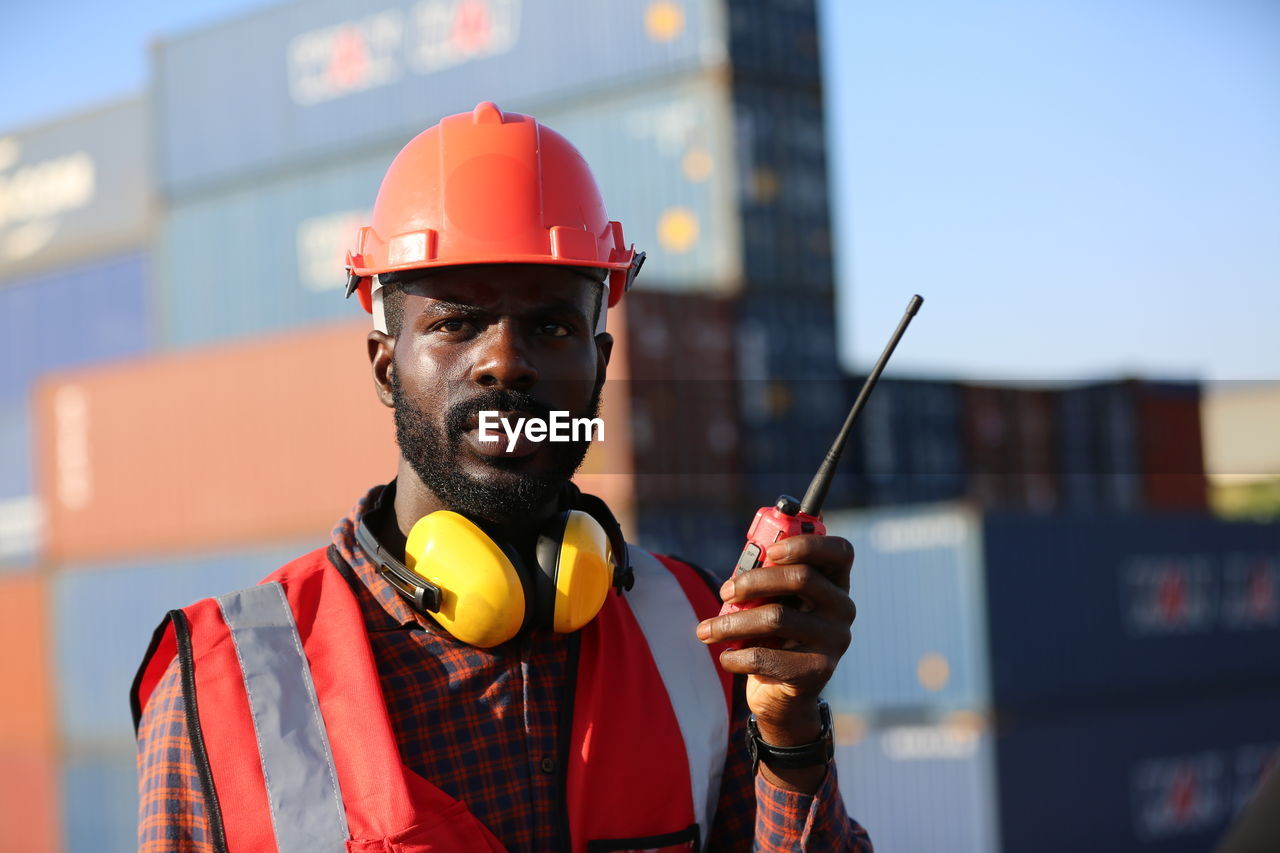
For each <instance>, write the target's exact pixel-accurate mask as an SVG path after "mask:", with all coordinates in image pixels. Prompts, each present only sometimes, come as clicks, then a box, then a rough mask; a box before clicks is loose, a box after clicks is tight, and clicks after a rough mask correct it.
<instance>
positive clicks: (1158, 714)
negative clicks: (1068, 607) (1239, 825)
mask: <svg viewBox="0 0 1280 853" xmlns="http://www.w3.org/2000/svg"><path fill="white" fill-rule="evenodd" d="M1278 714H1280V697H1278V696H1276V695H1274V694H1268V695H1259V696H1239V697H1221V698H1201V699H1196V700H1185V699H1184V700H1182V701H1179V702H1171V703H1167V704H1155V705H1140V706H1133V707H1123V708H1111V709H1100V710H1097V711H1094V712H1091V713H1088V714H1083V713H1077V714H1073V715H1061V716H1057V717H1052V718H1044V717H1039V718H1036V717H1031V718H1016V719H1012V720H1010V721H1009V722H1007V723H1006V722H1000V723H998V724H996V725H995V726H992V725H991V724H990V722H989V720H987V719H986V718H984V717H982V716H981V715H977V714H972V713H968V714H965V713H961V714H955V715H950V716H940V717H934V718H929V717H919V718H899V719H897V720H893V721H877V720H871V721H866V720H862V719H860V718H857V717H849V716H838V717H837V719H836V732H837V739H838V740H839V741H840V745H838V746H837V748H836V765H837V769H838V772H839V774H840V787H841V791H842V793H843V795H844V798H845V802H846V805H847V807H848V810H849V813H850V815H852V816H853V817H855V818H856V819H857V820H859V821H861V822H862V823H863V824H864V825H865V826H866V827H867V830H868V832H869V833H870V835H871V839H872V841H873V842H875V845H876V849H877V850H890V851H892V850H904V851H914V850H946V851H948V853H950V851H962V852H963V853H968V851H972V853H995V851H1007V853H1024V851H1031V850H1033V851H1036V853H1076V851H1079V850H1089V851H1097V853H1112V851H1114V853H1192V851H1195V853H1202V851H1205V850H1210V849H1212V847H1213V844H1214V842H1215V841H1216V840H1217V839H1218V838H1219V837H1220V836H1221V835H1222V833H1223V832H1224V831H1225V829H1226V827H1227V826H1228V824H1229V822H1230V821H1231V819H1232V818H1233V817H1234V816H1235V815H1236V814H1237V813H1238V812H1239V810H1240V809H1241V808H1242V807H1243V805H1244V804H1245V803H1246V802H1247V800H1248V798H1249V797H1250V795H1251V794H1252V793H1253V791H1255V790H1256V788H1257V786H1258V784H1259V782H1260V781H1261V780H1262V778H1263V776H1264V775H1265V773H1266V772H1267V770H1268V769H1269V767H1271V766H1274V763H1275V762H1276V761H1277V760H1278V759H1280V732H1277V729H1276V727H1275V720H1276V718H1277V715H1278ZM842 732H843V736H842Z"/></svg>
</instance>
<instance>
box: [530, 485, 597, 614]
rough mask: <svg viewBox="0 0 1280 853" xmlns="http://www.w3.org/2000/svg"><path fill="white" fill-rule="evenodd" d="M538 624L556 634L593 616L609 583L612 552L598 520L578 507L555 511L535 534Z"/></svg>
mask: <svg viewBox="0 0 1280 853" xmlns="http://www.w3.org/2000/svg"><path fill="white" fill-rule="evenodd" d="M537 557H538V567H539V569H540V572H539V573H538V574H539V577H538V581H537V582H538V587H539V589H538V599H539V601H538V609H539V613H538V622H539V624H541V625H544V626H548V627H550V628H551V629H552V630H553V631H555V632H556V633H560V634H568V633H571V632H573V631H577V630H578V629H579V628H581V627H583V626H584V625H586V624H587V623H588V622H590V621H591V620H592V619H594V618H595V617H596V614H597V613H599V612H600V608H601V607H603V606H604V600H605V597H606V596H607V595H608V594H609V588H610V587H611V586H612V585H613V571H614V567H613V553H612V549H611V547H610V545H609V535H608V534H607V533H605V529H604V527H602V526H601V524H600V522H599V521H597V520H596V519H595V518H593V517H592V516H591V515H589V514H588V513H585V512H583V511H582V510H576V509H575V510H569V511H567V512H563V513H560V514H559V516H558V517H557V519H556V520H555V522H554V523H553V525H551V526H550V529H549V530H548V531H547V532H545V533H544V534H543V535H542V536H540V537H539V538H538V547H537Z"/></svg>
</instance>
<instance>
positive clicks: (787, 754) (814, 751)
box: [747, 699, 835, 776]
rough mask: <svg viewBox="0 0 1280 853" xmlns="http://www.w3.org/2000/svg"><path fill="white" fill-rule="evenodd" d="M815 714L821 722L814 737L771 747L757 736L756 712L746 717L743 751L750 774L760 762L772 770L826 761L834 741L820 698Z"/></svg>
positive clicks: (758, 766) (752, 773)
mask: <svg viewBox="0 0 1280 853" xmlns="http://www.w3.org/2000/svg"><path fill="white" fill-rule="evenodd" d="M818 716H819V717H820V718H821V721H822V730H821V731H819V732H818V739H817V740H815V741H813V742H812V743H804V744H800V745H799V746H774V745H773V744H771V743H767V742H765V740H764V739H763V738H761V737H760V729H759V727H758V726H757V725H756V715H755V714H752V715H751V716H750V717H748V718H747V752H748V753H749V754H750V755H751V775H753V776H754V775H755V774H756V772H757V771H758V770H759V768H760V762H761V761H764V762H766V763H767V764H768V765H769V766H770V767H771V768H773V769H774V770H798V769H800V768H803V767H817V766H819V765H822V764H827V763H829V762H830V761H831V759H832V758H834V757H835V741H834V738H833V737H832V731H831V729H832V726H831V709H830V708H829V707H827V703H826V700H824V699H819V700H818Z"/></svg>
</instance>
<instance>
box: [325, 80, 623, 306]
mask: <svg viewBox="0 0 1280 853" xmlns="http://www.w3.org/2000/svg"><path fill="white" fill-rule="evenodd" d="M643 261H644V253H643V252H640V253H637V252H636V251H635V247H634V246H633V247H630V248H628V247H627V246H626V244H625V243H624V242H623V240H622V225H621V224H620V223H618V222H612V221H610V219H609V217H608V215H607V214H606V213H605V209H604V201H603V199H601V197H600V189H599V188H598V187H597V186H596V181H595V178H594V177H592V175H591V170H590V168H589V167H588V166H587V162H586V160H584V159H583V158H582V155H581V154H579V153H578V150H577V149H576V148H574V147H573V145H571V144H570V143H569V141H568V140H567V139H565V138H564V137H563V136H561V135H560V134H558V133H556V132H555V131H554V130H552V129H551V128H549V127H547V126H546V125H543V124H539V123H538V122H537V120H535V119H534V118H532V117H531V116H527V115H521V114H520V113H504V112H502V111H501V110H499V109H498V108H497V107H496V106H495V105H494V104H492V103H490V102H488V101H485V102H484V103H482V104H479V105H478V106H477V107H476V108H475V109H474V110H473V111H471V112H469V113H458V114H457V115H452V116H447V117H446V118H443V119H441V120H440V123H439V124H437V125H436V126H434V127H431V128H428V129H427V130H425V131H423V132H422V133H420V134H418V135H417V136H416V137H414V138H413V139H412V140H410V142H409V144H408V145H406V146H405V147H404V148H403V149H401V151H400V153H399V154H397V155H396V158H395V160H394V161H392V163H391V166H390V168H388V169H387V174H386V176H385V177H384V178H383V179H382V187H381V188H380V189H379V190H378V198H377V201H375V202H374V206H373V222H372V223H371V224H369V225H367V226H365V227H363V228H361V229H360V230H359V231H358V232H357V235H356V245H355V248H354V249H353V250H352V251H350V252H348V254H347V273H348V279H347V295H348V296H350V295H351V293H352V292H353V291H356V292H358V293H359V297H360V304H361V305H363V306H364V308H365V310H366V311H372V305H373V300H372V291H373V282H372V280H371V277H372V276H374V275H376V274H378V273H387V272H396V271H399V270H409V269H423V268H430V267H446V266H458V265H462V264H495V263H529V264H557V265H562V266H572V267H593V268H597V269H605V270H610V272H609V274H608V279H607V284H608V287H609V300H608V305H609V307H613V306H615V305H617V304H618V300H620V299H621V298H622V293H623V291H625V290H627V289H628V288H629V287H630V286H631V282H632V280H633V279H634V278H635V275H636V273H637V272H638V271H639V269H640V264H641V263H643Z"/></svg>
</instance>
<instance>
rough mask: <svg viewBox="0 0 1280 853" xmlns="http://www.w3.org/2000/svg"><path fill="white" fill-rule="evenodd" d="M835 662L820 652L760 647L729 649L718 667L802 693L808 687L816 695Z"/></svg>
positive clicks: (832, 670)
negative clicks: (781, 684)
mask: <svg viewBox="0 0 1280 853" xmlns="http://www.w3.org/2000/svg"><path fill="white" fill-rule="evenodd" d="M838 660H839V656H835V657H833V656H831V655H825V654H821V653H820V652H805V651H783V650H781V649H766V648H761V647H760V646H752V647H751V648H747V649H737V650H732V649H731V650H729V651H726V652H722V653H721V654H720V666H722V667H724V669H725V671H726V672H732V673H735V674H739V675H755V676H759V677H761V678H766V679H771V680H773V681H778V682H782V683H785V684H790V685H792V686H793V687H796V688H800V689H802V690H803V689H804V688H806V687H811V688H813V689H814V690H815V692H816V691H821V689H822V688H823V687H824V686H825V685H826V683H827V682H828V681H830V680H831V674H832V673H833V672H835V668H836V661H838Z"/></svg>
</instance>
